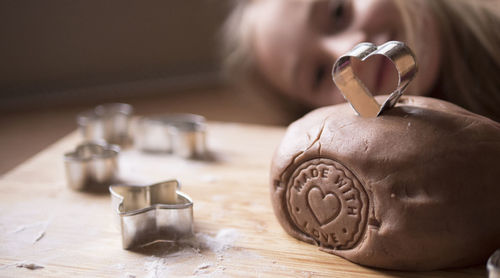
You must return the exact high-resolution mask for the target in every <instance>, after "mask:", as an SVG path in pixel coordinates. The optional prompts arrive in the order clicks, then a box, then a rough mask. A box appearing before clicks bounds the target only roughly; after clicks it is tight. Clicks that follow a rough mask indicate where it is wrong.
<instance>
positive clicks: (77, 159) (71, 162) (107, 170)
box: [64, 142, 120, 190]
mask: <svg viewBox="0 0 500 278" xmlns="http://www.w3.org/2000/svg"><path fill="white" fill-rule="evenodd" d="M119 152H120V147H118V146H117V145H112V144H106V143H97V142H87V143H83V144H80V145H78V146H77V147H76V149H75V151H73V152H68V153H66V154H64V166H65V171H66V180H67V183H68V186H69V187H70V188H71V189H74V190H93V189H99V188H101V189H102V186H103V185H105V186H109V185H110V184H111V183H113V182H114V180H115V179H116V176H117V173H118V159H117V157H118V154H119Z"/></svg>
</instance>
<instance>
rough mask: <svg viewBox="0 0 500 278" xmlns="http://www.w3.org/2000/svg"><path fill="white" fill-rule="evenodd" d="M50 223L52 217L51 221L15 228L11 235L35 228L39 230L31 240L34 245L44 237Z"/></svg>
mask: <svg viewBox="0 0 500 278" xmlns="http://www.w3.org/2000/svg"><path fill="white" fill-rule="evenodd" d="M51 221H52V217H51V219H49V220H47V221H42V222H35V223H32V224H28V225H22V226H19V227H17V228H16V229H15V230H14V231H13V233H14V234H17V233H21V232H24V231H26V230H31V229H34V228H37V229H39V230H38V231H37V233H36V234H35V236H34V237H33V240H32V243H33V244H35V243H37V242H38V241H40V240H41V239H42V238H43V237H44V236H45V231H46V230H47V227H48V226H49V224H50V222H51Z"/></svg>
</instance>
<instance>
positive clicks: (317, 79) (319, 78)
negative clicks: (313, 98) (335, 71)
mask: <svg viewBox="0 0 500 278" xmlns="http://www.w3.org/2000/svg"><path fill="white" fill-rule="evenodd" d="M327 73H328V69H327V66H326V65H320V66H318V67H317V68H316V71H315V74H314V81H313V90H318V89H319V88H320V87H321V83H323V80H324V79H325V78H326V75H327Z"/></svg>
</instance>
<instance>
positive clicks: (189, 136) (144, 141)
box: [134, 114, 206, 158]
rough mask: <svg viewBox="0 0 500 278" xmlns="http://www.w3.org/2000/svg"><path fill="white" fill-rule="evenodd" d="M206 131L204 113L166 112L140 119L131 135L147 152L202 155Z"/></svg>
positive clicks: (192, 156)
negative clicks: (133, 133) (133, 134)
mask: <svg viewBox="0 0 500 278" xmlns="http://www.w3.org/2000/svg"><path fill="white" fill-rule="evenodd" d="M205 134H206V124H205V117H203V116H199V115H194V114H167V115H157V116H151V117H143V118H141V119H139V120H138V122H137V132H136V133H135V138H134V139H135V143H136V145H137V146H138V147H139V149H141V150H143V151H146V152H168V153H172V154H174V155H177V156H180V157H184V158H203V157H204V156H205V154H206V144H205Z"/></svg>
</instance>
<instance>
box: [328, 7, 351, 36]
mask: <svg viewBox="0 0 500 278" xmlns="http://www.w3.org/2000/svg"><path fill="white" fill-rule="evenodd" d="M328 13H329V17H330V24H329V25H330V28H329V29H330V33H336V32H339V31H341V30H343V29H345V28H346V27H347V25H348V23H349V1H348V0H332V1H330V5H329V7H328Z"/></svg>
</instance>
